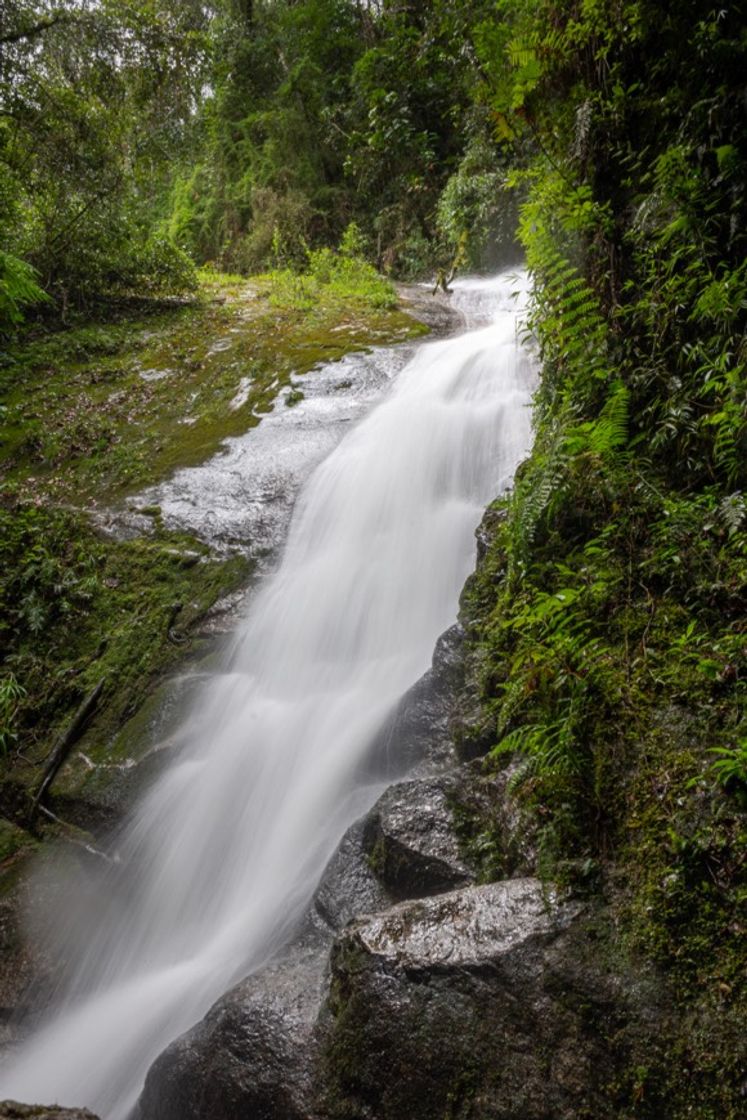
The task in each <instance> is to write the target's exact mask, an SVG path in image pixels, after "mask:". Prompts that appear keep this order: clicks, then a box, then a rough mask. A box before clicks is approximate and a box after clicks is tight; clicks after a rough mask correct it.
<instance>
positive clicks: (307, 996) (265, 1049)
mask: <svg viewBox="0 0 747 1120" xmlns="http://www.w3.org/2000/svg"><path fill="white" fill-rule="evenodd" d="M328 948H329V945H328V942H326V941H324V940H323V939H320V940H316V939H315V938H313V937H312V938H311V939H310V943H308V944H303V943H302V944H300V945H296V946H294V947H293V948H292V949H291V950H290V951H289V952H288V953H287V954H286V956H285V957H283V958H282V959H281V960H280V961H278V962H277V963H275V964H273V965H272V966H270V967H269V968H267V969H265V970H263V971H262V972H260V973H258V974H257V975H255V976H250V977H249V978H248V979H246V980H244V981H242V983H241V984H238V985H237V986H236V987H235V988H233V989H231V991H230V992H228V993H227V994H226V995H225V996H223V998H222V999H220V1000H219V1001H218V1003H217V1004H215V1006H214V1007H213V1008H212V1010H211V1011H210V1012H209V1013H208V1014H207V1015H206V1016H205V1018H204V1019H203V1020H202V1022H200V1023H198V1024H197V1026H196V1027H194V1028H193V1029H192V1030H191V1031H188V1032H187V1033H186V1034H184V1035H182V1036H181V1038H178V1039H177V1040H176V1042H174V1043H172V1045H171V1046H169V1047H168V1049H167V1050H165V1051H164V1053H163V1054H162V1055H161V1056H160V1057H159V1058H158V1060H157V1061H156V1062H155V1063H154V1065H153V1066H152V1067H151V1069H150V1072H149V1073H148V1077H147V1079H146V1082H145V1088H144V1090H143V1094H142V1096H141V1098H140V1102H139V1106H138V1107H139V1113H138V1115H139V1117H141V1118H143V1120H156V1118H157V1120H248V1118H249V1117H251V1120H309V1117H310V1116H311V1112H310V1109H311V1104H310V1102H311V1099H312V1096H313V1092H314V1089H313V1081H312V1066H311V1062H310V1061H309V1054H310V1050H311V1044H312V1040H313V1035H314V1024H315V1020H316V1017H317V1013H318V1010H319V1006H320V1004H321V1001H322V997H323V978H324V971H325V966H326V961H327V953H328Z"/></svg>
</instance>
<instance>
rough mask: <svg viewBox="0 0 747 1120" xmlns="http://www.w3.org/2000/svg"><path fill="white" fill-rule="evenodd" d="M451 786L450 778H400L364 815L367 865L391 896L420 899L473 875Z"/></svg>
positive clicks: (470, 878) (466, 881) (463, 881)
mask: <svg viewBox="0 0 747 1120" xmlns="http://www.w3.org/2000/svg"><path fill="white" fill-rule="evenodd" d="M452 787H453V781H451V780H450V779H449V778H448V777H434V778H420V779H414V780H413V781H409V782H399V783H398V784H397V785H394V786H392V787H391V788H390V789H388V790H387V791H386V793H385V794H384V795H383V796H382V797H380V798H379V800H378V801H377V803H376V805H375V806H374V807H373V809H372V810H371V812H370V813H369V815H368V817H367V818H366V822H365V827H364V844H365V848H366V851H367V853H368V857H369V861H370V865H371V867H372V868H373V869H374V870H375V872H376V875H377V876H378V878H379V880H380V881H381V883H382V884H383V885H384V887H385V888H386V890H387V891H388V892H389V893H390V894H391V896H392V897H393V898H395V899H403V898H420V897H421V896H423V895H428V894H434V893H435V892H438V891H444V890H449V889H450V888H452V887H457V886H461V885H462V884H465V883H469V882H470V881H472V880H473V879H474V874H473V872H472V869H471V868H470V867H469V866H468V865H467V863H466V862H465V861H464V859H463V858H462V853H461V851H460V845H459V842H458V839H457V837H456V835H455V831H454V821H453V814H452V809H451V798H450V795H451V792H452Z"/></svg>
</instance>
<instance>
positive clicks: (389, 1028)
mask: <svg viewBox="0 0 747 1120" xmlns="http://www.w3.org/2000/svg"><path fill="white" fill-rule="evenodd" d="M588 924H589V923H588V921H587V919H586V917H585V915H584V913H583V911H582V908H581V907H580V906H579V904H571V903H567V902H566V903H564V902H562V901H559V900H557V899H556V898H555V897H554V896H553V894H552V892H551V891H548V890H546V889H545V888H543V886H542V884H541V883H539V882H538V881H537V880H535V879H512V880H509V881H506V882H500V883H493V884H489V885H485V886H470V887H465V888H462V889H461V890H458V891H453V892H449V893H446V894H441V895H438V896H436V897H433V898H429V899H423V900H420V901H417V902H407V903H401V904H399V905H398V906H395V907H392V908H391V909H390V910H388V911H386V912H384V913H383V914H379V915H375V916H373V917H370V918H366V919H363V920H361V921H359V922H356V923H353V924H352V925H351V926H349V927H348V928H347V930H346V931H345V932H344V934H343V935H342V936H341V937H340V938H339V939H338V941H337V943H336V945H335V948H334V951H333V955H332V977H331V990H330V997H329V1000H328V1004H327V1008H326V1011H325V1017H326V1023H325V1031H326V1034H325V1039H324V1044H323V1056H322V1058H321V1060H320V1070H321V1071H322V1073H321V1076H320V1080H319V1086H320V1088H319V1093H320V1104H319V1108H320V1111H321V1113H322V1115H324V1116H325V1117H334V1118H335V1120H402V1118H403V1117H407V1120H433V1118H434V1117H449V1118H452V1117H453V1118H456V1117H469V1118H470V1120H580V1118H581V1117H592V1116H594V1117H610V1118H612V1117H616V1116H619V1115H621V1113H620V1112H618V1111H616V1110H615V1108H616V1105H615V1101H614V1094H612V1093H611V1089H610V1086H611V1085H612V1084H613V1082H614V1080H615V1068H616V1067H615V1059H616V1058H619V1057H620V1055H619V1054H617V1055H616V1054H615V1051H614V1047H613V1046H612V1045H611V1044H610V1036H611V1035H616V1034H617V1032H619V1029H620V1026H621V1023H623V1025H624V1022H625V1021H626V1020H627V1016H628V1008H627V1003H626V995H625V992H624V991H623V990H622V989H621V985H620V982H619V979H618V978H617V977H615V976H614V975H612V974H611V973H609V974H608V973H607V972H606V971H605V969H604V967H602V966H601V965H600V963H599V954H598V953H596V952H594V951H593V945H592V937H593V933H592V932H591V931H590V930H589V929H587V926H588ZM618 1037H619V1035H618Z"/></svg>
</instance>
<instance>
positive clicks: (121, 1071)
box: [0, 275, 532, 1120]
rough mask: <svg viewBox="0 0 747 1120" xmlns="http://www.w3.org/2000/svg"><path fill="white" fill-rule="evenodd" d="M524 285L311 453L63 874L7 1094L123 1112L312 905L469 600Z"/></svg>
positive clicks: (513, 365)
mask: <svg viewBox="0 0 747 1120" xmlns="http://www.w3.org/2000/svg"><path fill="white" fill-rule="evenodd" d="M517 286H518V287H521V288H523V287H524V286H525V280H524V279H523V278H521V277H520V278H519V280H518V282H517V277H516V276H515V275H512V276H511V277H509V276H501V277H497V278H494V279H492V280H480V281H475V280H472V281H463V282H461V283H459V284H457V285H456V286H455V292H454V295H453V297H452V298H453V301H454V303H455V304H456V305H457V306H458V307H459V308H460V309H461V310H462V311H463V313H464V315H465V318H466V320H467V322H468V323H473V324H474V322H476V321H477V322H485V321H486V320H487V321H489V325H487V326H483V327H481V328H480V329H472V330H470V331H468V332H467V333H465V334H462V335H460V336H458V337H456V338H451V339H449V340H447V341H442V342H432V343H425V344H423V345H422V346H421V347H420V348H419V349H418V351H417V353H416V355H415V357H414V358H413V360H412V361H411V362H410V363H409V364H408V365H407V366H406V367H405V368H404V369H403V370H402V372H401V373H399V375H398V376H397V378H396V380H395V381H394V384H393V385H391V386H390V387H389V389H388V392H387V393H386V395H385V396H384V397H383V398H382V400H381V403H379V404H378V405H377V406H376V407H374V408H373V410H372V411H371V412H370V413H369V414H368V415H367V417H366V418H365V419H363V420H362V421H361V422H360V423H359V424H358V425H357V426H356V427H355V428H354V429H353V430H351V431H350V432H349V433H348V435H347V436H346V437H345V439H343V441H342V442H341V443H340V444H339V445H338V447H337V448H336V450H334V451H333V452H332V453H331V454H330V455H329V456H328V458H327V459H326V460H325V461H324V462H323V463H322V464H321V465H320V466H319V467H318V468H317V469H316V470H315V471H314V473H313V475H312V477H311V478H310V479H309V481H308V483H307V485H306V486H305V488H304V490H303V491H302V493H301V496H300V498H299V500H298V502H297V506H296V509H295V512H294V515H293V520H292V524H291V528H290V533H289V538H288V541H287V545H286V549H285V553H284V556H283V559H282V562H281V564H280V566H279V568H278V570H277V572H276V573H275V574H273V575H272V576H270V577H268V578H267V579H266V581H265V583H264V585H263V586H262V587H261V589H260V590H259V592H258V593H257V594H256V596H255V597H254V599H253V602H252V604H251V606H250V608H249V610H248V612H247V614H246V617H245V619H244V620H243V622H242V623H241V625H240V627H239V631H238V633H237V636H236V639H235V648H234V649H233V652H232V656H231V657H230V659H229V660H228V668H227V669H226V671H225V672H221V673H217V674H216V675H215V676H214V677H213V678H212V679H211V681H210V683H209V686H208V687H207V688H206V689H205V690H203V692H202V693H201V694H200V697H199V703H198V704H197V705H196V706H195V710H194V712H193V713H192V714H191V715H190V717H189V718H190V721H191V724H192V728H193V730H192V732H191V734H189V733H188V734H187V738H186V744H185V746H184V747H183V749H182V750H181V751H180V753H179V754H178V756H177V757H176V758H175V759H174V761H173V763H172V765H171V766H170V767H169V768H168V769H167V770H166V772H165V773H163V775H162V776H161V777H160V778H158V779H157V780H156V782H155V784H154V785H153V787H152V788H151V789H150V791H149V792H148V793H147V794H146V795H145V796H144V798H143V799H142V801H141V803H140V805H139V807H138V808H137V809H136V811H135V812H134V813H133V814H132V816H131V818H130V820H129V821H128V822H127V823H126V825H125V826H124V827H123V829H122V830H121V831H120V833H119V834H118V835H117V837H116V838H115V842H114V843H115V846H116V850H117V857H118V862H117V863H116V864H115V865H113V866H112V867H111V869H109V870H108V871H107V872H106V873H105V874H104V875H102V876H101V877H100V878H99V879H97V880H96V881H95V882H94V883H91V882H90V881H88V882H86V881H84V880H83V879H80V880H78V881H72V882H70V883H69V884H67V883H66V885H65V892H64V893H65V897H66V899H67V903H66V905H67V907H68V908H69V911H70V915H71V924H70V929H72V930H74V931H75V935H74V936H72V937H68V941H67V944H66V950H65V951H66V954H67V955H68V964H67V971H66V982H65V990H64V991H63V992H61V993H60V996H59V999H58V1002H57V1004H56V1010H55V1011H54V1014H53V1015H50V1017H49V1019H48V1021H47V1024H46V1025H45V1026H43V1027H42V1029H41V1030H40V1031H39V1032H38V1033H37V1034H36V1035H35V1036H33V1037H32V1038H31V1039H30V1040H29V1041H28V1042H26V1043H25V1044H24V1045H23V1046H22V1047H21V1048H19V1050H18V1051H16V1052H15V1053H14V1054H13V1055H12V1056H11V1058H10V1059H9V1060H8V1062H7V1064H6V1065H5V1066H4V1067H3V1068H2V1070H0V1099H2V1098H6V1097H10V1098H15V1099H18V1100H27V1101H33V1102H44V1103H51V1102H53V1101H56V1102H59V1103H61V1104H65V1105H86V1106H88V1107H89V1108H91V1109H92V1110H93V1111H95V1112H97V1113H98V1114H99V1115H101V1116H102V1117H104V1118H105V1120H125V1118H126V1117H127V1116H128V1114H129V1113H130V1112H131V1110H132V1108H133V1106H134V1105H135V1103H136V1100H137V1097H138V1095H139V1092H140V1089H141V1087H142V1084H143V1081H144V1078H145V1074H146V1072H147V1070H148V1068H149V1066H150V1064H151V1063H152V1061H153V1060H154V1059H155V1058H156V1057H157V1055H158V1054H159V1053H160V1052H161V1051H162V1050H163V1049H164V1048H165V1047H166V1046H167V1045H168V1043H169V1042H170V1041H171V1040H172V1039H173V1038H175V1037H176V1036H177V1035H179V1034H180V1033H182V1032H183V1031H184V1030H186V1029H187V1028H188V1027H189V1026H191V1025H192V1024H193V1023H194V1022H196V1021H197V1020H198V1019H199V1018H200V1017H201V1016H202V1015H203V1014H204V1013H205V1012H206V1011H207V1010H208V1008H209V1007H210V1006H211V1004H212V1003H213V1002H214V1001H215V1000H216V999H217V998H218V997H219V996H220V995H221V994H222V993H223V992H224V991H225V990H226V989H227V988H228V987H229V986H230V985H231V984H232V983H233V982H234V981H236V980H237V979H239V978H240V977H242V976H244V975H246V974H247V973H248V972H251V971H253V970H255V969H257V968H259V967H260V966H261V965H262V964H263V963H265V962H266V961H267V960H268V959H269V958H271V957H272V955H273V954H274V953H275V952H276V951H277V950H278V948H279V947H280V946H281V945H282V944H283V942H284V941H285V940H286V939H287V937H288V936H289V934H290V933H291V931H292V929H293V927H294V926H295V925H296V924H297V923H298V921H299V919H300V918H301V917H302V916H303V914H304V912H305V910H306V908H307V907H308V904H309V901H310V898H311V895H312V894H313V891H314V889H315V887H316V884H317V882H318V880H319V878H320V876H321V874H322V871H323V869H324V866H325V864H326V862H327V861H328V859H329V858H330V856H331V855H332V853H333V851H334V849H335V847H336V846H337V844H338V842H339V840H340V838H341V836H342V834H343V833H344V831H345V829H346V828H347V827H348V826H349V825H350V824H351V823H352V822H353V821H354V820H355V819H356V818H357V817H358V816H359V815H360V814H361V813H362V812H364V811H365V810H366V809H367V808H368V807H369V806H370V805H371V804H372V802H373V800H374V799H375V797H376V796H377V794H378V792H379V790H380V788H381V782H380V781H377V774H376V772H375V770H372V766H373V763H372V760H371V757H370V755H371V750H372V744H373V742H374V740H375V738H376V733H377V731H378V730H379V729H380V727H381V726H382V724H383V722H384V721H385V720H386V718H387V716H388V715H389V714H390V713H391V711H392V709H393V707H394V705H395V704H396V702H397V700H398V699H399V698H400V697H401V696H402V694H403V693H404V692H405V691H406V689H407V688H408V687H409V686H410V685H412V684H413V683H414V682H415V681H416V680H417V678H418V677H419V676H420V675H421V674H422V673H423V672H424V671H425V670H426V669H427V668H428V667H429V664H430V660H431V654H432V651H433V647H434V644H435V642H436V639H437V637H438V636H439V634H440V633H442V631H443V630H445V629H446V628H447V627H448V626H449V625H450V624H451V623H452V622H453V621H454V619H455V617H456V611H457V601H458V597H459V593H460V590H461V588H462V585H463V583H464V581H465V579H466V577H467V575H468V574H469V572H470V570H471V569H472V567H473V566H474V530H475V528H476V526H477V525H478V523H479V521H480V518H481V516H482V512H483V509H484V507H485V505H486V504H487V503H488V502H489V501H490V500H491V499H492V498H494V497H495V496H496V495H497V494H498V493H499V492H500V491H501V490H502V489H504V488H505V487H506V486H508V485H509V483H510V481H511V478H512V475H513V472H514V470H515V468H516V465H517V464H518V462H519V461H520V460H521V458H522V457H523V455H524V454H525V453H526V451H527V450H528V447H529V444H530V418H529V409H528V407H527V405H528V401H529V397H530V392H531V387H532V370H531V362H530V359H529V357H528V356H527V354H526V353H525V351H523V350H522V348H521V347H520V345H519V343H518V341H517V314H518V309H517V303H518V304H521V302H522V300H521V297H519V299H518V300H517V299H515V298H514V297H513V296H512V294H511V293H512V292H513V291H514V289H515V288H516V287H517ZM378 777H379V778H380V777H381V775H378ZM48 922H49V925H50V926H51V927H54V926H58V925H60V924H63V923H64V916H63V915H61V914H58V913H50V915H49V917H48Z"/></svg>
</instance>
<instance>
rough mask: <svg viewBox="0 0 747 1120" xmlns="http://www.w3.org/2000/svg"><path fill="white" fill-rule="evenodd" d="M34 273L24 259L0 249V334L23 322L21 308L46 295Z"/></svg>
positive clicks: (44, 297)
mask: <svg viewBox="0 0 747 1120" xmlns="http://www.w3.org/2000/svg"><path fill="white" fill-rule="evenodd" d="M35 276H36V273H35V271H34V269H33V268H31V266H30V265H28V264H26V262H25V261H21V260H19V259H18V258H17V257H14V256H11V254H10V253H5V252H3V251H2V250H0V335H2V334H7V333H8V332H9V331H10V330H12V329H13V327H17V326H18V324H19V323H21V322H23V308H24V307H28V306H30V305H32V304H35V303H41V302H43V301H44V300H46V299H47V298H48V297H47V295H46V293H45V292H43V291H42V289H41V288H40V287H39V285H38V284H37V283H36V280H35Z"/></svg>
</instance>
